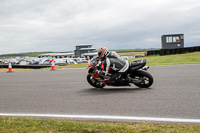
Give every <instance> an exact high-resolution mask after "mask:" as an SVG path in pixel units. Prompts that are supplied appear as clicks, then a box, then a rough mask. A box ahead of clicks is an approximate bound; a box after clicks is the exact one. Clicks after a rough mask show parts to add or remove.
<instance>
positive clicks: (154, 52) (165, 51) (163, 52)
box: [147, 46, 200, 56]
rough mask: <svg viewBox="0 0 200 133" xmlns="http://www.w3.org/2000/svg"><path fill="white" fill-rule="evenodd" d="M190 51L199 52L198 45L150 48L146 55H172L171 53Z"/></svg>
mask: <svg viewBox="0 0 200 133" xmlns="http://www.w3.org/2000/svg"><path fill="white" fill-rule="evenodd" d="M191 52H200V46H195V47H185V48H176V49H160V50H151V51H147V56H148V55H158V54H159V55H172V54H184V53H191Z"/></svg>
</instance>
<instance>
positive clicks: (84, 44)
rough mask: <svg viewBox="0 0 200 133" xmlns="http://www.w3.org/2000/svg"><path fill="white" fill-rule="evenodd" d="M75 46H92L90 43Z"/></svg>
mask: <svg viewBox="0 0 200 133" xmlns="http://www.w3.org/2000/svg"><path fill="white" fill-rule="evenodd" d="M76 46H92V45H91V44H79V45H76Z"/></svg>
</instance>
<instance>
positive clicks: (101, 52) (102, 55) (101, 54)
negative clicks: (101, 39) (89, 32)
mask: <svg viewBox="0 0 200 133" xmlns="http://www.w3.org/2000/svg"><path fill="white" fill-rule="evenodd" d="M109 53H110V52H109V50H108V48H106V47H101V48H99V50H98V55H99V58H100V59H101V60H104V59H105V58H106V57H107V56H108V55H109Z"/></svg>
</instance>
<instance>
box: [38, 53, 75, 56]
mask: <svg viewBox="0 0 200 133" xmlns="http://www.w3.org/2000/svg"><path fill="white" fill-rule="evenodd" d="M73 54H74V53H46V54H41V55H38V56H65V55H73Z"/></svg>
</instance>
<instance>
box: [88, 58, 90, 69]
mask: <svg viewBox="0 0 200 133" xmlns="http://www.w3.org/2000/svg"><path fill="white" fill-rule="evenodd" d="M89 65H90V57H88V68H89Z"/></svg>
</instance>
